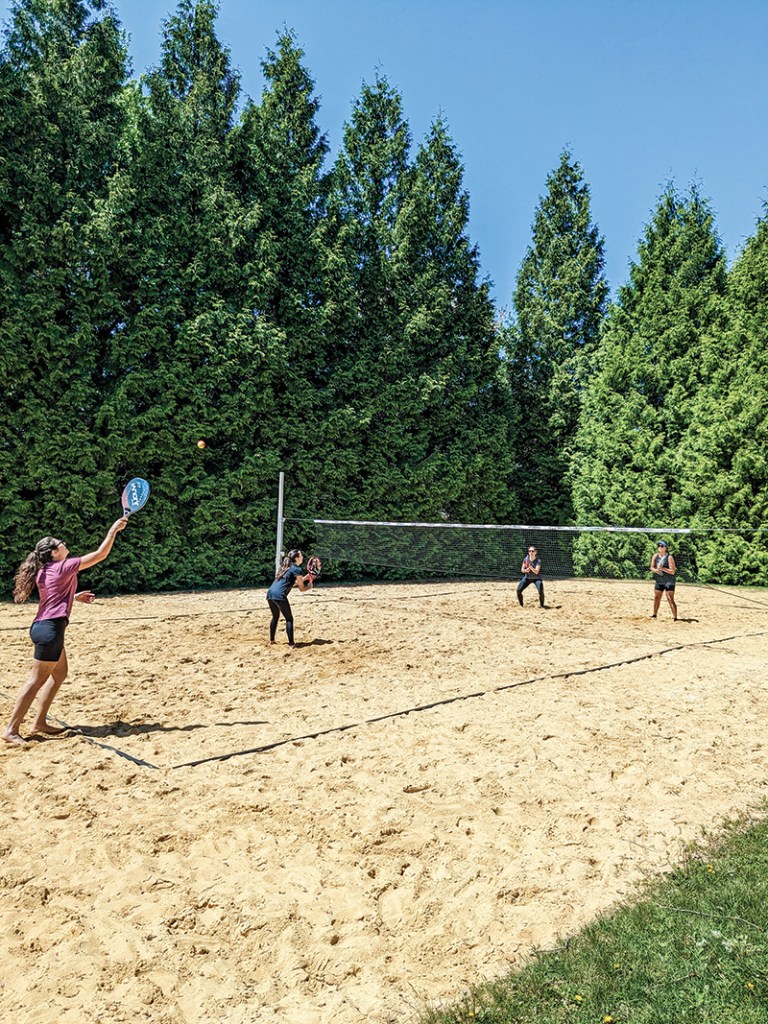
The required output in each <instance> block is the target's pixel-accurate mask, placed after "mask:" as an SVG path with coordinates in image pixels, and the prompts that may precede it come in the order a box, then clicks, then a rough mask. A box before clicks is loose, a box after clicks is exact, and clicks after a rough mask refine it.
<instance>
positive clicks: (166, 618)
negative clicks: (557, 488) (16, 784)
mask: <svg viewBox="0 0 768 1024" xmlns="http://www.w3.org/2000/svg"><path fill="white" fill-rule="evenodd" d="M477 582H482V581H477ZM509 582H510V583H514V580H510V581H509ZM404 585H405V586H407V584H404ZM201 593H203V592H202V591H201ZM205 593H212V591H205ZM458 593H461V591H458V590H442V591H440V593H438V594H412V595H407V596H405V597H399V598H397V599H396V600H398V601H416V600H419V601H423V600H426V599H427V598H431V597H451V596H453V595H455V594H458ZM343 600H344V598H343V597H325V596H323V597H317V596H315V597H313V598H312V601H313V603H317V604H330V603H332V602H334V601H343ZM348 600H350V601H353V602H357V601H380V600H381V598H380V597H353V598H349V599H348ZM261 611H262V609H261V608H256V607H253V608H221V609H211V610H209V611H201V612H171V613H170V614H168V615H126V616H125V617H123V618H118V619H99V620H98V624H99V625H100V624H101V623H102V622H139V621H146V620H150V619H151V620H153V621H155V622H172V621H173V620H174V619H196V618H200V616H201V615H252V614H253V613H254V612H256V613H259V614H260V613H261ZM264 611H265V612H266V611H268V609H264ZM85 625H93V623H87V622H85V621H84V620H80V621H79V622H70V624H69V626H68V627H67V628H68V629H72V628H73V627H74V628H77V627H78V626H85ZM23 629H25V630H27V631H29V626H28V625H24V626H0V633H11V632H17V631H20V630H23Z"/></svg>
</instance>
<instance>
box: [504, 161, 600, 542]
mask: <svg viewBox="0 0 768 1024" xmlns="http://www.w3.org/2000/svg"><path fill="white" fill-rule="evenodd" d="M604 268H605V258H604V255H603V239H602V238H601V237H600V235H599V232H598V230H597V227H596V226H595V225H594V224H593V223H592V220H591V214H590V205H589V187H588V186H587V184H586V183H585V181H584V177H583V174H582V170H581V167H580V166H579V164H578V163H576V162H575V161H574V160H573V159H572V157H571V154H570V153H568V152H564V153H563V154H562V156H561V158H560V163H559V165H558V167H557V168H556V169H555V170H554V171H553V172H552V174H550V175H549V177H548V178H547V192H546V194H545V196H544V197H543V198H542V199H541V201H540V203H539V206H538V208H537V210H536V216H535V218H534V222H533V241H532V243H531V246H530V248H529V249H528V252H527V254H526V256H525V259H524V260H523V264H522V266H521V268H520V273H519V274H518V279H517V287H516V289H515V314H516V320H515V323H514V325H513V326H512V328H511V329H510V330H508V332H507V339H506V345H507V357H508V364H507V365H508V373H509V382H510V390H511V394H512V398H513V400H514V402H515V404H516V407H517V421H518V424H517V445H518V459H517V462H518V469H517V477H516V480H517V485H518V491H519V496H520V500H521V502H522V504H523V507H524V509H525V512H524V515H525V516H526V521H527V522H533V523H553V524H561V525H562V524H565V523H570V522H572V521H573V508H572V504H571V486H570V483H571V481H570V477H571V463H572V459H573V452H574V442H575V435H576V430H577V427H578V423H579V416H580V410H581V395H582V391H583V388H584V385H585V383H586V381H587V378H588V374H589V366H590V359H591V357H592V354H593V352H594V349H595V346H596V344H597V338H598V333H599V330H600V326H601V323H602V320H603V316H604V314H605V304H606V298H607V293H608V286H607V283H606V280H605V273H604Z"/></svg>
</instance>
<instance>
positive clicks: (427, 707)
mask: <svg viewBox="0 0 768 1024" xmlns="http://www.w3.org/2000/svg"><path fill="white" fill-rule="evenodd" d="M765 632H766V631H765V630H761V631H760V632H758V633H739V634H736V635H734V636H724V637H720V638H718V639H716V640H699V641H695V642H693V643H689V644H675V646H674V647H665V648H663V649H662V650H660V651H651V653H650V654H641V655H638V656H637V657H636V658H625V659H624V660H623V661H614V662H611V663H610V664H608V665H595V666H594V667H592V668H582V669H574V670H573V671H570V672H558V673H557V674H555V675H547V676H534V677H533V678H532V679H521V680H520V681H519V682H516V683H505V684H504V685H503V686H496V687H494V688H493V689H492V690H478V691H477V692H475V693H462V694H458V695H457V696H455V697H446V698H444V699H443V700H437V701H433V702H431V703H429V704H420V705H418V706H417V707H413V708H408V709H407V710H405V711H390V712H389V713H388V714H386V715H377V716H376V717H375V718H366V719H365V720H364V721H362V722H351V723H350V724H348V725H336V726H332V727H331V728H330V729H321V730H319V731H318V732H312V733H307V734H306V735H304V736H290V737H289V738H288V739H284V740H276V741H275V742H274V743H266V744H264V745H263V746H260V747H250V748H249V749H248V750H236V751H233V752H232V753H230V754H217V755H216V756H214V757H203V758H200V759H199V760H197V761H184V762H183V763H182V764H175V765H172V766H171V771H175V770H176V769H177V768H197V767H198V766H199V765H201V764H209V763H211V762H212V761H229V760H230V758H233V757H244V756H245V755H246V754H262V753H266V752H267V751H269V750H275V749H276V748H277V747H284V746H287V745H288V744H291V743H301V742H302V741H304V740H316V739H319V738H320V737H321V736H328V735H331V734H332V733H341V732H348V731H349V730H350V729H360V728H362V727H363V726H364V725H373V724H375V723H376V722H386V721H387V720H388V719H390V718H404V717H405V716H406V715H412V714H416V713H418V712H420V711H431V710H432V709H433V708H439V707H445V706H447V705H448V704H456V703H458V702H459V701H462V700H474V699H475V698H476V697H487V696H489V695H490V694H494V693H502V692H503V691H505V690H514V689H516V688H517V687H519V686H531V685H532V684H533V683H538V682H542V681H543V680H547V679H569V678H570V677H571V676H585V675H589V674H590V673H591V672H604V671H606V670H608V669H612V668H619V667H620V666H622V665H633V664H635V663H636V662H638V661H647V660H648V659H650V658H655V657H660V656H661V655H662V654H670V653H671V652H673V651H682V650H684V649H685V648H687V647H707V646H709V645H710V644H723V643H727V642H728V641H729V640H741V639H744V638H746V637H753V636H764V635H765Z"/></svg>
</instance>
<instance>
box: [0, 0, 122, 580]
mask: <svg viewBox="0 0 768 1024" xmlns="http://www.w3.org/2000/svg"><path fill="white" fill-rule="evenodd" d="M125 77H126V53H125V49H124V46H123V40H122V34H121V31H120V29H119V26H118V24H117V21H116V19H115V17H114V16H113V14H112V13H111V10H110V8H109V7H108V6H107V5H106V4H104V3H99V2H96V0H94V2H91V3H88V2H85V0H83V2H76V0H62V2H59V3H55V4H54V3H51V2H49V0H18V2H16V3H14V4H13V5H12V8H11V20H10V23H9V27H8V28H7V30H6V32H5V40H4V45H3V48H2V51H1V52H0V152H1V153H2V159H1V160H0V395H1V397H0V402H1V403H2V413H1V414H0V419H2V423H3V440H2V447H1V448H0V458H1V464H0V509H1V510H2V511H1V512H0V575H2V576H3V577H4V578H6V579H8V578H9V576H10V575H12V569H13V568H14V567H15V565H16V564H18V562H19V560H20V558H21V557H23V556H24V555H25V554H26V553H27V552H28V551H29V550H31V548H32V547H33V546H34V544H35V543H36V542H37V540H38V539H39V537H40V536H41V535H43V534H46V533H54V534H60V535H62V536H65V537H66V539H67V541H68V542H69V543H70V544H71V545H72V547H81V546H85V545H88V544H92V543H93V542H94V541H98V540H99V539H100V536H99V534H100V533H101V531H103V529H104V528H105V526H106V525H107V523H106V522H105V519H107V520H108V518H109V515H110V514H111V513H110V511H105V507H104V506H105V498H108V497H109V492H110V483H111V478H110V475H109V474H108V473H107V472H105V466H106V460H107V458H108V456H107V454H106V453H105V450H104V447H103V446H102V445H100V444H99V443H98V441H97V440H96V439H95V438H94V433H95V432H94V424H95V419H96V415H97V412H98V406H99V389H100V385H101V378H102V372H103V366H104V356H105V347H106V343H107V339H108V336H109V331H110V328H111V323H110V317H111V311H110V310H109V308H108V302H107V301H106V295H107V290H106V287H105V268H104V265H103V261H102V259H101V254H100V252H99V249H98V245H97V242H96V239H95V235H94V208H95V204H97V203H98V201H99V199H100V197H103V196H104V194H105V192H106V189H107V184H108V180H109V177H110V175H111V174H112V172H113V169H114V162H115V155H116V139H117V138H118V137H119V135H120V132H121V122H122V114H121V109H120V104H119V96H120V90H121V86H122V85H123V82H124V80H125ZM107 508H108V506H107ZM112 510H113V511H114V514H115V515H117V514H118V513H119V505H118V504H117V502H114V504H113V506H112Z"/></svg>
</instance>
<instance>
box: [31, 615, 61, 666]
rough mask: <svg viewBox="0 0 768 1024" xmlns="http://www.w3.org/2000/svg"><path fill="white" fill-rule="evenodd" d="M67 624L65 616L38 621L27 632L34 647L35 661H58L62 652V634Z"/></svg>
mask: <svg viewBox="0 0 768 1024" xmlns="http://www.w3.org/2000/svg"><path fill="white" fill-rule="evenodd" d="M68 623H69V619H68V618H67V617H66V616H62V617H61V618H60V619H39V620H38V621H37V622H33V623H32V626H31V628H30V630H29V635H30V637H31V638H32V643H33V644H34V645H35V655H34V657H35V661H58V660H59V658H60V657H61V652H62V651H63V650H64V632H65V630H66V628H67V625H68Z"/></svg>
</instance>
